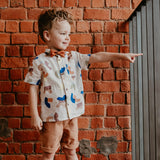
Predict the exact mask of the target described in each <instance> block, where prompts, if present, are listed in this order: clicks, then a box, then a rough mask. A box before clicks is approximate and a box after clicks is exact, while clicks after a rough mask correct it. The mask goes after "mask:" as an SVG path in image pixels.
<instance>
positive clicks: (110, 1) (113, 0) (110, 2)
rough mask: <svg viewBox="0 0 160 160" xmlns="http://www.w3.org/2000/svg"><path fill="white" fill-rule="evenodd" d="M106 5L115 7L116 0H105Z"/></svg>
mask: <svg viewBox="0 0 160 160" xmlns="http://www.w3.org/2000/svg"><path fill="white" fill-rule="evenodd" d="M106 6H107V7H117V6H118V1H117V0H107V1H106Z"/></svg>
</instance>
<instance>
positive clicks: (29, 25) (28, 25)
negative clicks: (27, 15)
mask: <svg viewBox="0 0 160 160" xmlns="http://www.w3.org/2000/svg"><path fill="white" fill-rule="evenodd" d="M20 29H21V32H33V22H31V21H22V22H21V23H20Z"/></svg>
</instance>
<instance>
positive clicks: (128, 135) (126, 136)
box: [123, 129, 132, 141]
mask: <svg viewBox="0 0 160 160" xmlns="http://www.w3.org/2000/svg"><path fill="white" fill-rule="evenodd" d="M123 135H124V140H127V141H131V140H132V134H131V129H124V130H123Z"/></svg>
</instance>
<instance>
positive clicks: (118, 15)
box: [112, 8, 132, 20]
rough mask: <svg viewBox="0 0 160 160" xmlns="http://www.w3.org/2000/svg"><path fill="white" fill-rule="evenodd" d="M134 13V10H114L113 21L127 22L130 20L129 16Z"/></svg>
mask: <svg viewBox="0 0 160 160" xmlns="http://www.w3.org/2000/svg"><path fill="white" fill-rule="evenodd" d="M131 12H132V9H126V8H125V9H117V8H116V9H115V8H114V9H112V19H115V20H120V19H122V20H126V19H127V18H128V15H130V14H131Z"/></svg>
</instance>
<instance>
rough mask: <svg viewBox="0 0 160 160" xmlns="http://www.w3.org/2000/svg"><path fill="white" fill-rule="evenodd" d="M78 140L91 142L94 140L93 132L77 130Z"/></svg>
mask: <svg viewBox="0 0 160 160" xmlns="http://www.w3.org/2000/svg"><path fill="white" fill-rule="evenodd" d="M78 139H79V140H82V139H88V140H90V141H93V140H94V139H95V132H94V131H92V130H79V133H78Z"/></svg>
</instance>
